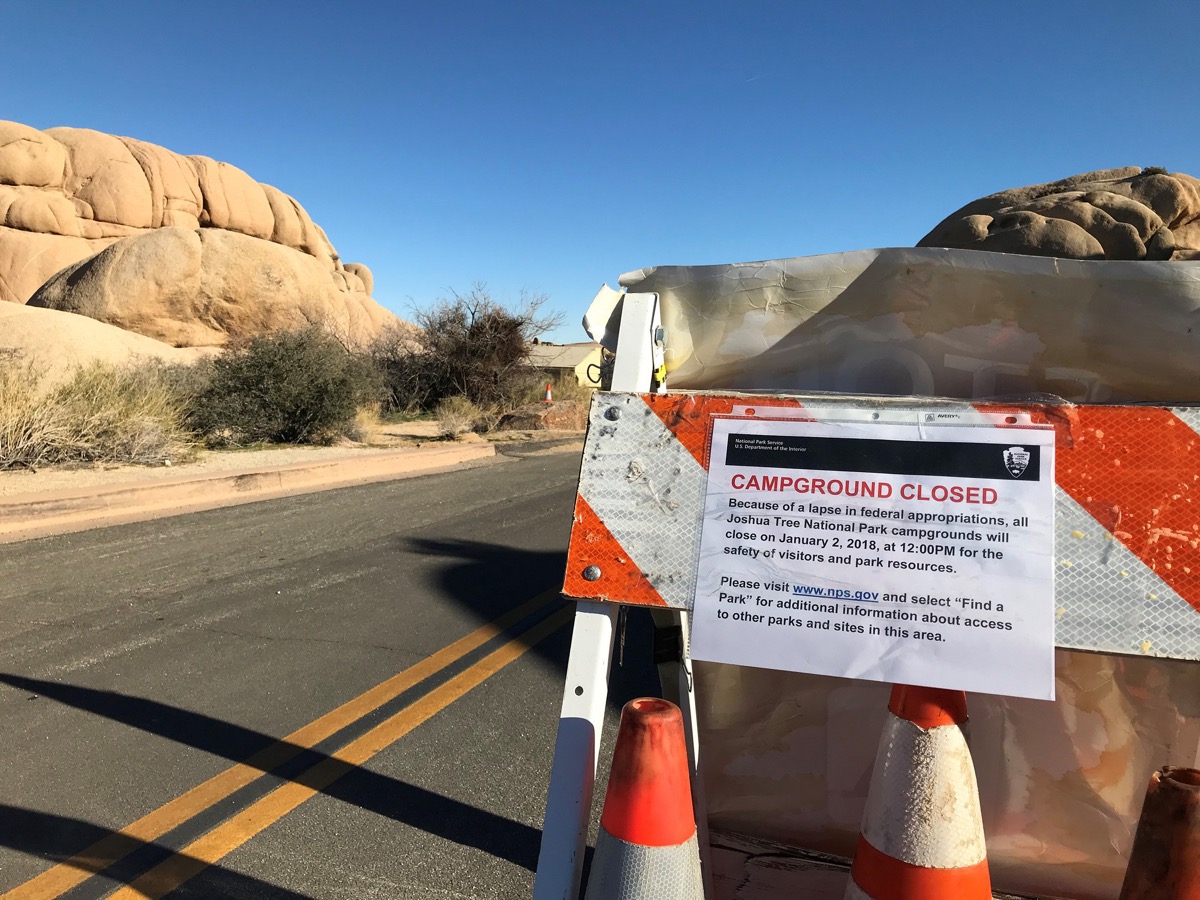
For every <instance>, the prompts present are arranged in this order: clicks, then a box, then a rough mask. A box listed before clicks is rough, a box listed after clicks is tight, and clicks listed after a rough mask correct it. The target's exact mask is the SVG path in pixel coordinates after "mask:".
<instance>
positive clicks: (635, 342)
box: [533, 294, 687, 900]
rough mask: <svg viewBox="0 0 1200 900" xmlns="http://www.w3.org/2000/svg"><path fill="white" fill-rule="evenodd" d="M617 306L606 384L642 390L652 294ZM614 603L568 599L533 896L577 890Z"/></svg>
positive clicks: (562, 899) (651, 351) (649, 369)
mask: <svg viewBox="0 0 1200 900" xmlns="http://www.w3.org/2000/svg"><path fill="white" fill-rule="evenodd" d="M622 307H623V308H622V312H621V328H620V332H619V337H618V340H617V347H618V352H617V357H616V360H615V367H614V369H613V385H612V389H613V390H614V391H637V392H645V391H649V390H650V389H651V385H652V382H653V379H654V370H655V368H656V367H657V366H658V365H659V364H661V349H662V348H661V344H659V345H658V346H657V350H658V354H657V359H656V352H655V351H656V344H655V341H656V338H657V336H658V334H659V330H660V327H661V320H660V318H659V314H658V295H657V294H626V295H625V297H624V298H623V300H622ZM619 609H620V607H619V606H618V605H617V604H616V603H597V602H592V601H581V602H580V603H578V604H577V605H576V609H575V626H574V630H573V631H572V632H571V655H570V657H569V658H568V660H567V677H566V683H565V685H564V687H563V702H562V711H561V712H560V713H559V718H558V736H557V737H556V738H555V741H554V763H553V765H552V766H551V768H550V788H549V790H548V792H547V794H546V816H545V819H544V824H543V825H542V846H541V850H540V851H539V853H538V866H537V875H536V876H535V878H534V882H533V897H534V900H576V898H577V897H578V896H579V876H580V872H581V870H582V866H583V852H584V847H585V846H586V844H587V832H588V824H589V822H590V820H591V813H592V789H593V788H594V787H595V783H596V767H597V765H598V764H599V754H600V737H601V735H602V734H603V732H604V710H605V706H606V704H607V703H608V673H609V667H610V666H611V664H612V651H613V637H614V628H615V624H616V620H617V612H618V611H619ZM686 718H687V714H686V712H685V719H686Z"/></svg>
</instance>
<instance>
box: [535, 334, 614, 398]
mask: <svg viewBox="0 0 1200 900" xmlns="http://www.w3.org/2000/svg"><path fill="white" fill-rule="evenodd" d="M525 363H526V365H529V366H532V367H533V368H535V369H540V370H541V371H543V372H545V373H546V374H547V375H548V376H550V377H556V376H557V377H560V378H561V377H565V376H566V375H568V374H570V375H571V376H573V377H574V378H575V380H576V381H577V382H579V384H581V385H583V386H584V387H592V388H595V387H599V386H600V345H599V344H595V343H593V342H591V341H586V342H584V343H582V344H547V343H545V342H543V341H539V340H537V339H534V342H533V343H532V344H530V346H529V357H528V359H526V360H525Z"/></svg>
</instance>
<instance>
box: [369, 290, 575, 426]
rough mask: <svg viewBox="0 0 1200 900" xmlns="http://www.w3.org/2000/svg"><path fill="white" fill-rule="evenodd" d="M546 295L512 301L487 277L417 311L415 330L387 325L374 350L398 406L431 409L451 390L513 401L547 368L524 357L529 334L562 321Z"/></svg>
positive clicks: (390, 401)
mask: <svg viewBox="0 0 1200 900" xmlns="http://www.w3.org/2000/svg"><path fill="white" fill-rule="evenodd" d="M548 301H549V298H548V297H546V296H545V295H542V294H538V295H525V294H523V295H522V296H521V299H520V301H519V303H518V304H517V306H516V307H515V308H513V309H509V308H507V307H505V306H504V305H503V304H501V303H500V302H498V301H497V300H495V299H493V298H492V296H491V294H490V293H488V291H487V288H486V287H485V286H484V285H476V286H475V287H473V288H472V289H471V291H470V292H469V293H467V294H459V293H457V292H455V293H454V294H453V297H452V298H450V299H443V300H440V301H438V302H437V303H435V304H434V305H433V306H432V307H430V308H429V309H426V310H419V311H417V312H416V314H415V315H414V317H413V318H414V322H415V323H416V325H417V326H418V328H419V329H420V331H419V333H418V334H416V335H411V334H405V333H401V332H399V331H392V332H385V334H384V335H383V336H381V338H380V340H379V341H377V342H376V344H375V345H374V346H373V347H372V350H371V357H372V359H373V360H374V361H375V364H376V366H377V367H378V368H379V369H380V371H381V372H382V373H383V376H384V380H385V382H386V393H387V405H388V407H389V410H391V411H413V410H431V409H434V408H435V407H436V406H437V404H438V403H439V402H440V401H441V400H443V399H445V398H447V397H466V398H467V399H469V400H470V401H471V402H472V403H474V404H476V405H477V406H480V407H493V406H500V407H506V408H512V406H514V405H517V404H519V403H520V401H521V398H522V397H523V396H524V395H525V394H527V393H528V392H529V391H530V390H531V389H532V387H533V386H534V385H535V384H536V383H537V381H538V380H539V378H540V376H539V375H538V374H537V372H536V371H534V370H532V369H530V368H529V367H528V366H527V365H525V360H526V359H527V358H528V356H529V342H530V341H531V340H532V339H533V338H534V337H537V336H538V335H540V334H542V333H543V332H545V331H548V330H550V329H553V328H556V327H557V326H558V325H559V324H560V323H561V316H560V315H558V314H550V313H546V312H544V307H545V305H546V303H547V302H548Z"/></svg>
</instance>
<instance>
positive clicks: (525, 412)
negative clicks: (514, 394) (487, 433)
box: [496, 400, 587, 431]
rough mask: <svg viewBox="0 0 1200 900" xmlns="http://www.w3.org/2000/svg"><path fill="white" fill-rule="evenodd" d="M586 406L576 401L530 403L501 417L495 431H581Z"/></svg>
mask: <svg viewBox="0 0 1200 900" xmlns="http://www.w3.org/2000/svg"><path fill="white" fill-rule="evenodd" d="M585 428H587V406H586V405H585V404H583V403H581V402H580V401H578V400H555V401H554V402H552V403H530V404H528V405H526V406H522V407H520V408H519V409H515V410H513V411H512V412H510V413H508V414H507V415H505V416H503V417H502V418H501V419H500V421H499V422H498V423H497V424H496V430H497V431H583V430H584V429H585Z"/></svg>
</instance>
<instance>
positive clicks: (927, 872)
mask: <svg viewBox="0 0 1200 900" xmlns="http://www.w3.org/2000/svg"><path fill="white" fill-rule="evenodd" d="M888 712H889V713H890V715H889V717H888V721H887V724H885V726H884V731H883V736H882V737H881V738H880V742H879V753H878V755H877V756H876V757H875V770H874V772H873V773H872V774H871V787H870V790H869V792H868V794H867V809H866V812H865V813H864V814H863V824H862V832H861V833H860V835H859V838H858V849H857V850H856V851H855V853H854V865H853V867H852V868H851V870H850V883H849V884H848V885H847V887H846V895H845V900H991V896H992V887H991V876H990V875H989V873H988V864H987V845H986V843H985V842H984V836H983V818H982V816H981V814H980V809H979V789H978V787H977V786H976V782H975V769H974V767H973V765H972V763H971V751H970V750H968V749H967V742H966V739H965V738H964V736H963V733H962V726H963V725H964V724H966V721H967V698H966V695H965V694H964V693H963V692H962V691H952V690H944V689H941V688H921V687H908V686H905V685H896V686H895V687H894V688H892V696H891V701H890V702H889V703H888Z"/></svg>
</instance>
